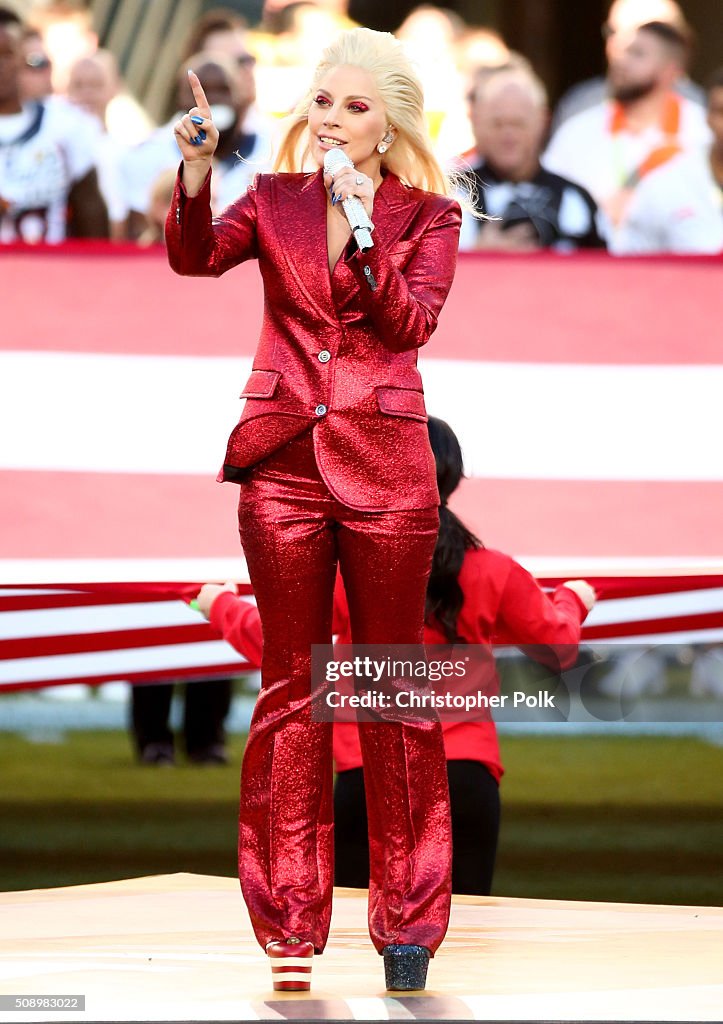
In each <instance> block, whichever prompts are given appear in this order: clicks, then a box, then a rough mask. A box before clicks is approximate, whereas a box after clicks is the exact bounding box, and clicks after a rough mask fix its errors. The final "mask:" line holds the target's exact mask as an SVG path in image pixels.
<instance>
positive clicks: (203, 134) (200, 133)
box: [198, 128, 206, 142]
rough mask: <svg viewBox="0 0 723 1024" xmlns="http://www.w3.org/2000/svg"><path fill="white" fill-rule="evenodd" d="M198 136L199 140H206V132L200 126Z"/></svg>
mask: <svg viewBox="0 0 723 1024" xmlns="http://www.w3.org/2000/svg"><path fill="white" fill-rule="evenodd" d="M198 138H199V139H200V140H201V142H205V141H206V133H205V131H204V130H203V128H201V130H200V131H199V133H198Z"/></svg>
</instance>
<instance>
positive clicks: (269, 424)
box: [166, 170, 461, 511]
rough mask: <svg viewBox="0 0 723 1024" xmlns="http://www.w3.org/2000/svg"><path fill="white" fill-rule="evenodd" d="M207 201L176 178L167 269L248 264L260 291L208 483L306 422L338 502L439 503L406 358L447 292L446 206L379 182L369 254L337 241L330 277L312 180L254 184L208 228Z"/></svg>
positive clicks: (449, 221) (455, 231)
mask: <svg viewBox="0 0 723 1024" xmlns="http://www.w3.org/2000/svg"><path fill="white" fill-rule="evenodd" d="M209 192H210V174H209V177H208V178H207V179H206V182H205V183H204V186H203V188H202V189H201V191H200V192H199V193H198V195H197V196H195V197H194V198H190V197H189V196H187V195H186V192H185V190H184V188H183V185H182V183H181V181H180V174H179V179H178V180H177V182H176V188H175V192H174V196H173V201H172V203H171V208H170V210H169V214H168V221H167V224H166V241H167V245H168V257H169V261H170V264H171V267H172V268H173V270H175V271H176V273H178V274H188V275H191V276H212V277H217V276H218V275H220V274H223V273H225V272H226V271H227V270H229V269H230V268H231V267H234V266H236V265H237V264H238V263H242V262H243V261H244V260H248V259H252V258H255V259H258V261H259V267H260V269H261V275H262V278H263V282H264V292H265V301H264V319H263V326H262V329H261V337H260V339H259V342H258V347H257V350H256V355H255V358H254V361H253V369H252V371H251V376H250V377H249V379H248V381H247V383H246V386H245V387H244V390H243V392H242V393H241V397H242V398H245V399H246V403H245V406H244V408H243V412H242V415H241V419H240V421H239V423H238V425H237V426H236V427H235V428H234V430H233V432H232V433H231V437H230V438H229V441H228V448H227V451H226V458H225V461H224V466H223V469H222V470H221V473H220V474H219V479H220V480H235V481H238V482H242V481H243V478H244V471H245V470H246V471H248V467H250V466H252V465H253V464H254V463H256V462H258V461H259V460H260V459H262V458H264V457H265V456H267V455H270V454H271V453H272V452H273V451H275V450H276V449H277V448H279V447H280V446H281V445H283V444H285V443H286V442H287V441H289V440H290V439H291V438H292V437H295V436H296V435H298V434H299V433H301V432H302V431H303V430H305V429H306V428H307V427H308V426H309V425H311V424H314V431H313V434H314V447H315V454H316V459H317V463H318V465H319V469H320V471H321V473H322V476H323V478H324V480H325V482H326V484H327V486H328V487H329V489H330V490H331V491H332V493H333V494H334V495H335V496H336V497H337V498H338V499H339V500H340V501H342V502H343V503H344V504H346V505H348V506H351V507H352V508H356V509H360V510H364V511H382V510H388V509H410V508H425V507H428V506H430V505H436V504H438V502H439V494H438V491H437V483H436V473H435V466H434V458H433V455H432V451H431V448H430V445H429V439H428V436H427V429H426V425H425V424H426V420H427V413H426V409H425V405H424V395H423V389H422V380H421V377H420V374H419V370H418V369H417V351H418V349H419V348H420V347H421V346H422V345H424V344H425V342H426V341H427V340H428V339H429V337H430V335H431V334H432V331H434V329H435V327H436V325H437V316H438V315H439V311H440V310H441V308H442V306H443V304H444V301H445V299H446V297H447V293H448V291H449V289H450V286H451V284H452V278H453V276H454V270H455V264H456V258H457V243H458V236H459V227H460V221H461V213H460V208H459V204H458V203H457V202H455V201H454V200H452V199H447V198H445V197H444V196H440V195H436V194H433V193H429V192H423V191H421V190H419V189H413V188H408V187H406V186H405V185H403V184H402V183H401V182H400V180H399V179H398V178H397V177H396V176H395V175H393V174H387V175H386V177H385V178H384V180H383V181H382V184H381V185H380V186H379V188H378V189H377V192H376V195H375V199H374V212H373V215H372V220H373V221H374V224H375V230H374V234H373V238H374V247H373V249H371V250H370V251H369V252H367V253H361V252H359V250H358V249H357V248H356V245H355V243H354V241H353V239H350V241H349V244H348V246H347V248H346V249H345V250H344V252H343V253H342V255H341V257H340V258H339V260H338V262H337V264H336V266H335V267H334V272H333V273H332V274H330V273H329V263H328V255H327V244H326V209H327V207H326V203H327V198H326V190H325V187H324V181H323V175H322V172H321V170H319V171H317V172H316V173H312V174H259V175H257V176H256V178H255V180H254V182H253V185H252V186H251V187H250V188H249V189H248V191H247V192H246V193H245V194H244V195H243V196H241V197H240V198H239V199H238V200H236V202H234V203H233V204H232V205H231V206H229V207H228V209H226V210H225V211H224V212H223V213H222V214H221V216H219V217H216V218H214V219H212V218H211V212H210V204H209Z"/></svg>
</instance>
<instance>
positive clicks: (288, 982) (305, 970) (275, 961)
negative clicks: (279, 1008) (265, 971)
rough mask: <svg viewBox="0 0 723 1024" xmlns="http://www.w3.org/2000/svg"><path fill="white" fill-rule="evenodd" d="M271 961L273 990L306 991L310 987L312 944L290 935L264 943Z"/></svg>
mask: <svg viewBox="0 0 723 1024" xmlns="http://www.w3.org/2000/svg"><path fill="white" fill-rule="evenodd" d="M266 955H267V956H268V958H269V961H270V963H271V980H272V982H273V985H274V992H308V991H309V990H310V989H311V962H312V960H313V957H314V946H313V944H312V943H311V942H304V941H303V939H297V938H296V936H294V935H292V936H290V937H289V938H288V939H281V940H278V941H276V942H268V943H267V944H266Z"/></svg>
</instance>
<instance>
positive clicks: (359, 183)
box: [356, 174, 364, 185]
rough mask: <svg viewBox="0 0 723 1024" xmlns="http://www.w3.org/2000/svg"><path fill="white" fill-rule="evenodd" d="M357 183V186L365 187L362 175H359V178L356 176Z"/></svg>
mask: <svg viewBox="0 0 723 1024" xmlns="http://www.w3.org/2000/svg"><path fill="white" fill-rule="evenodd" d="M356 183H357V185H363V184H364V179H363V178H362V176H361V174H357V176H356Z"/></svg>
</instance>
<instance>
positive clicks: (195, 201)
mask: <svg viewBox="0 0 723 1024" xmlns="http://www.w3.org/2000/svg"><path fill="white" fill-rule="evenodd" d="M182 167H183V165H181V168H179V171H178V176H177V177H176V187H175V189H174V192H173V199H172V200H171V205H170V208H169V210H168V217H167V218H166V247H167V249H168V262H169V263H170V265H171V268H172V269H173V270H175V272H176V273H177V274H183V275H184V276H189V277H220V275H221V274H225V273H226V271H227V270H230V269H231V267H235V266H237V265H238V264H239V263H243V262H244V260H250V259H254V258H256V257H257V256H258V250H257V239H256V189H257V186H258V180H259V175H258V174H257V175H256V177H255V178H254V181H253V183H252V184H251V185H249V187H248V189H247V190H246V192H244V194H243V195H242V196H239V198H238V199H237V200H236V201H235V202H233V203H231V205H230V206H228V207H227V208H226V209H225V210H224V211H223V213H222V214H221V215H220V216H219V217H212V216H211V171H210V170H209V172H208V174H207V175H206V180H205V181H204V183H203V185H202V186H201V190H200V192H199V193H198V194H197V195H195V196H189V195H187V194H186V190H185V188H184V187H183V182H182V181H181V172H182Z"/></svg>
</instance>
